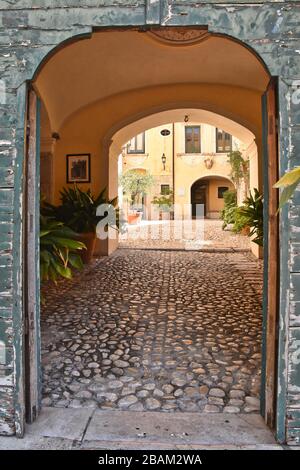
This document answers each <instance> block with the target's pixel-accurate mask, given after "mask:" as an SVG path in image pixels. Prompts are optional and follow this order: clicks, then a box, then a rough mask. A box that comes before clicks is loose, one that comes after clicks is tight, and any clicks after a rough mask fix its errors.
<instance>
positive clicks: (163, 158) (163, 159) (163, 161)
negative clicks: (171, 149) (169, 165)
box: [161, 153, 167, 171]
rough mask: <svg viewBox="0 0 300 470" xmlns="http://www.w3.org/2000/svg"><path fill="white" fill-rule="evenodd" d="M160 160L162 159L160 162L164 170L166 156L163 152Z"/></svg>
mask: <svg viewBox="0 0 300 470" xmlns="http://www.w3.org/2000/svg"><path fill="white" fill-rule="evenodd" d="M161 161H162V164H163V167H164V171H166V162H167V157H166V156H165V154H164V153H163V154H162V157H161Z"/></svg>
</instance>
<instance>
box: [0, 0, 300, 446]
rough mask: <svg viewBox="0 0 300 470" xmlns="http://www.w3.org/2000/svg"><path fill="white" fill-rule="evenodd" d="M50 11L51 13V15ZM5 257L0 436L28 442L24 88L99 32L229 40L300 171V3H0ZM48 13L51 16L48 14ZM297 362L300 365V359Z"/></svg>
mask: <svg viewBox="0 0 300 470" xmlns="http://www.w3.org/2000/svg"><path fill="white" fill-rule="evenodd" d="M46 3H47V5H46ZM0 6H1V9H0V79H1V80H2V82H3V83H4V85H5V87H6V96H5V102H4V100H3V98H2V102H1V103H0V128H1V134H0V218H1V224H0V225H1V229H0V249H1V261H2V263H1V273H0V277H1V282H0V286H1V299H0V324H1V329H0V331H1V333H0V334H1V337H0V340H2V341H4V343H5V345H6V349H7V354H6V355H5V363H4V364H2V365H1V374H0V400H1V401H0V403H1V408H0V433H2V434H14V433H15V432H17V433H18V434H19V435H21V434H22V430H23V425H22V423H23V414H24V370H23V367H22V366H23V351H24V345H23V339H24V334H23V332H24V328H23V327H24V309H23V300H24V296H23V286H24V283H23V260H24V245H22V234H24V223H23V222H24V220H23V218H22V214H23V176H24V171H23V170H24V161H25V160H24V155H25V145H24V143H25V139H24V124H25V103H26V83H27V81H28V80H31V79H32V78H33V77H34V75H35V73H36V71H37V69H38V67H39V66H40V64H41V62H42V61H43V60H44V59H45V58H46V57H47V55H48V54H49V53H51V52H53V51H54V50H55V48H56V47H57V46H61V44H62V43H63V42H64V41H69V40H75V39H76V38H80V37H82V36H84V35H86V37H88V36H89V35H90V34H92V31H93V28H103V27H119V26H122V27H123V26H124V27H129V26H140V27H142V28H145V27H149V26H153V25H155V26H166V25H168V26H189V25H190V26H195V25H196V26H203V27H207V28H208V30H209V31H210V32H214V33H217V34H225V35H229V36H231V37H233V38H235V39H237V40H239V41H241V42H243V43H244V44H245V45H246V46H248V47H250V48H252V50H253V51H254V52H255V53H257V54H258V56H259V57H260V58H261V60H262V61H264V62H265V64H266V65H267V67H268V69H269V71H270V74H271V75H273V76H277V77H278V86H279V116H280V119H279V127H278V133H279V139H280V145H279V165H280V172H281V173H282V172H283V171H284V170H285V169H286V168H288V167H293V166H295V165H299V164H300V156H299V155H300V138H299V130H300V129H299V126H300V120H299V116H300V111H299V109H300V108H299V101H297V99H295V93H297V90H296V89H295V86H296V85H295V83H296V82H295V81H296V80H300V61H299V48H300V45H299V33H300V21H299V20H300V13H299V11H300V5H299V2H295V1H290V2H281V1H267V2H265V1H263V0H261V1H257V2H256V3H255V4H253V3H252V4H250V3H249V4H248V3H247V2H246V1H244V0H239V2H235V1H231V2H230V4H228V5H227V4H226V3H223V2H220V1H218V0H215V1H207V2H203V3H201V4H199V2H196V1H194V0H189V1H185V0H176V1H173V0H160V1H159V0H154V1H153V0H146V1H139V0H127V1H126V2H123V1H121V0H103V1H102V2H101V6H99V2H98V1H97V0H83V1H82V2H81V3H80V5H79V4H78V2H77V1H75V0H68V1H64V0H60V1H55V2H54V1H53V2H52V4H51V3H50V4H49V2H45V1H44V0H37V1H35V2H34V7H33V6H32V2H31V1H29V0H15V1H14V0H13V1H9V2H8V1H6V0H2V1H1V2H0ZM45 6H47V8H45ZM299 206H300V199H299V192H298V193H297V194H296V196H295V197H294V199H293V201H292V203H291V204H290V205H289V206H287V207H286V208H285V209H284V211H283V214H282V216H281V218H280V227H279V233H280V299H279V304H280V311H279V317H280V328H279V350H280V357H279V363H278V380H279V383H280V387H278V391H277V395H278V408H277V436H278V438H279V439H280V441H282V442H286V441H287V442H289V443H291V444H297V443H298V444H299V443H300V424H299V396H300V366H299V362H297V351H298V349H297V348H299V339H300V333H299V332H300V320H299V319H300V308H299V305H300V285H299V279H300V263H299V259H300V256H299V252H300V250H299V246H300V230H299V227H300V216H299ZM295 357H296V359H295Z"/></svg>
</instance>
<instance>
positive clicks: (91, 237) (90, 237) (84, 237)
mask: <svg viewBox="0 0 300 470" xmlns="http://www.w3.org/2000/svg"><path fill="white" fill-rule="evenodd" d="M77 240H79V241H80V242H82V243H84V244H85V246H86V250H81V252H80V256H81V259H82V261H83V263H84V264H88V263H90V262H91V260H92V258H93V254H94V251H95V245H96V233H95V232H89V233H79V234H78V235H77Z"/></svg>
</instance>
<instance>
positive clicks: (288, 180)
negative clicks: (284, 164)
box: [274, 167, 300, 209]
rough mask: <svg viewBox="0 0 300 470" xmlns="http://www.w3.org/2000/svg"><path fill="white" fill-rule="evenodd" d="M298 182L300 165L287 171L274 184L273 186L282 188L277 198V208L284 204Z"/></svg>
mask: <svg viewBox="0 0 300 470" xmlns="http://www.w3.org/2000/svg"><path fill="white" fill-rule="evenodd" d="M299 183H300V167H297V168H294V169H293V170H291V171H289V172H287V173H286V174H285V175H283V176H282V177H281V178H280V180H279V181H277V183H276V184H274V188H283V191H282V193H281V195H280V199H279V209H281V208H282V207H283V206H284V204H286V203H287V202H288V201H289V199H290V198H291V197H292V195H293V194H294V191H295V190H296V188H297V186H298V184H299Z"/></svg>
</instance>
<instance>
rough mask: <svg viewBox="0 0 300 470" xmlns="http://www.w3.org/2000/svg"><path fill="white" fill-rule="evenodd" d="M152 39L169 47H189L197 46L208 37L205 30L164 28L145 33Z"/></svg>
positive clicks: (208, 34)
mask: <svg viewBox="0 0 300 470" xmlns="http://www.w3.org/2000/svg"><path fill="white" fill-rule="evenodd" d="M147 34H148V35H150V36H151V37H152V38H153V39H156V40H157V41H160V42H163V43H165V44H169V45H170V46H189V45H193V44H197V43H199V42H201V41H203V40H205V39H207V38H208V37H209V36H210V33H209V32H208V31H207V29H203V28H202V29H200V28H176V27H165V28H161V29H152V30H151V31H148V33H147Z"/></svg>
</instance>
